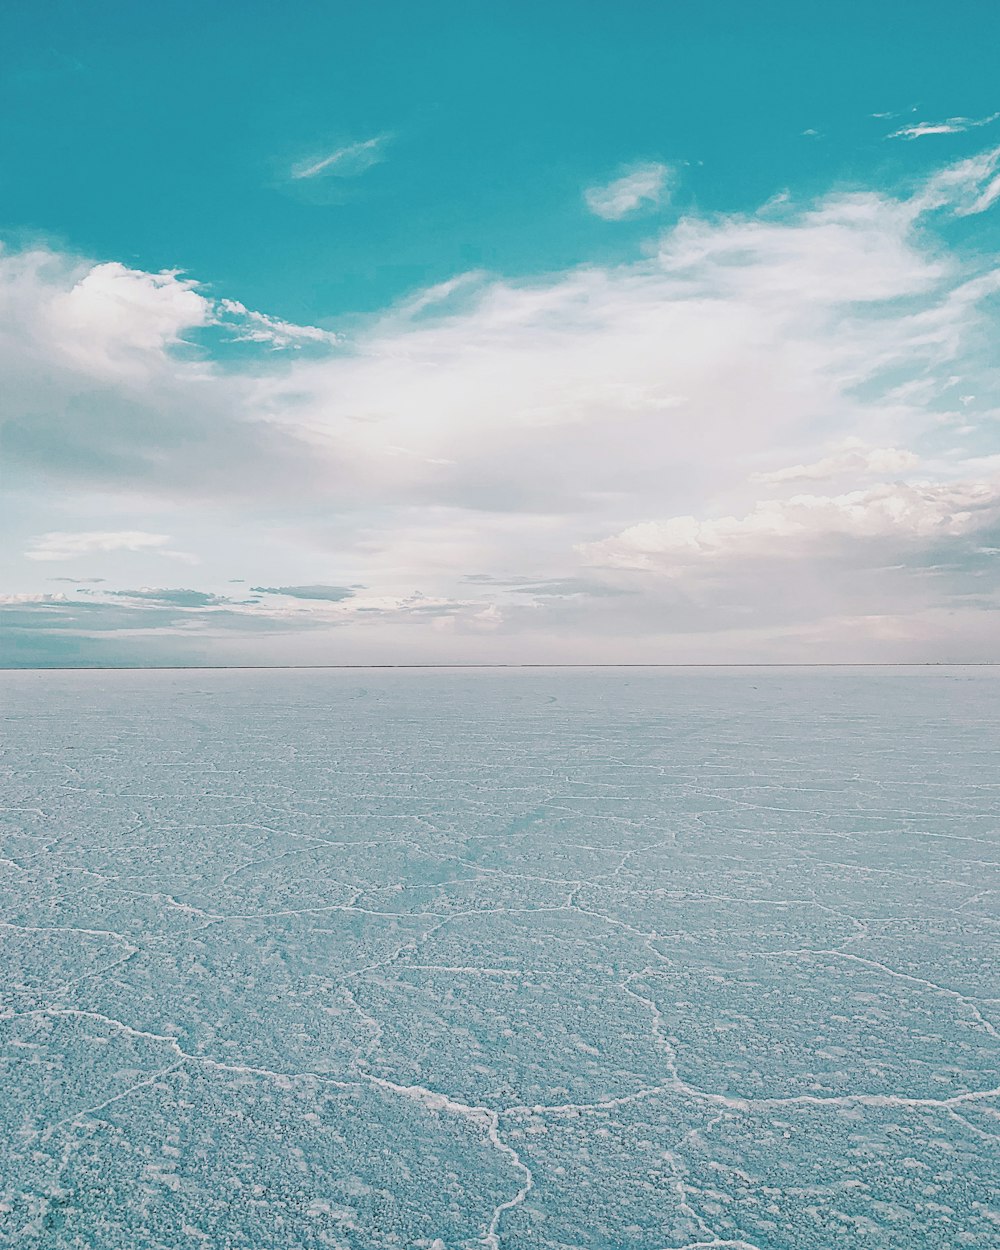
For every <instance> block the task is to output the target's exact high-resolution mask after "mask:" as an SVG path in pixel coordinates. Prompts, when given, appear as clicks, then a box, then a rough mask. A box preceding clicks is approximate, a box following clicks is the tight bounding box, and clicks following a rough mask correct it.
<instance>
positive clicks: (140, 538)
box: [24, 530, 196, 563]
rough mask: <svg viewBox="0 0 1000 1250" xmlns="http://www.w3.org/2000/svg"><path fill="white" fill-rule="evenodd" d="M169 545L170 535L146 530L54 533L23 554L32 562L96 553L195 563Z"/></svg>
mask: <svg viewBox="0 0 1000 1250" xmlns="http://www.w3.org/2000/svg"><path fill="white" fill-rule="evenodd" d="M169 542H170V535H169V534H149V533H146V532H145V531H144V530H90V531H84V532H72V531H66V530H52V531H51V532H49V533H48V534H40V535H38V537H36V538H33V539H32V540H31V546H30V548H29V549H28V550H27V551H26V552H25V553H24V554H25V556H26V557H27V558H28V559H29V560H73V559H76V558H77V557H78V556H85V555H93V554H95V553H97V552H109V551H132V552H142V553H144V554H150V553H151V554H155V555H161V556H168V557H170V558H171V559H174V560H183V561H184V562H185V563H195V562H196V559H195V557H194V556H192V555H190V554H189V553H188V552H184V551H174V550H173V549H171V548H170V547H168V545H167V544H168V543H169Z"/></svg>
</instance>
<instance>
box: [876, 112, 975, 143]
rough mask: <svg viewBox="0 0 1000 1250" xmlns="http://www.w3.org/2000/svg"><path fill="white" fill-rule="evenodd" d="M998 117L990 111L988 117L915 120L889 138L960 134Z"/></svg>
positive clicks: (879, 114) (883, 114)
mask: <svg viewBox="0 0 1000 1250" xmlns="http://www.w3.org/2000/svg"><path fill="white" fill-rule="evenodd" d="M873 116H874V117H889V116H891V114H888V113H874V114H873ZM997 118H1000V113H991V114H990V115H989V116H988V117H949V118H947V120H945V121H943V122H915V123H914V124H912V125H910V126H901V127H900V128H899V130H894V131H893V132H892V134H891V135H889V136H888V138H890V139H922V138H924V137H925V136H926V135H960V134H963V133H964V132H965V131H966V130H975V129H977V128H978V127H980V126H989V125H991V124H992V123H993V122H995V121H996V120H997Z"/></svg>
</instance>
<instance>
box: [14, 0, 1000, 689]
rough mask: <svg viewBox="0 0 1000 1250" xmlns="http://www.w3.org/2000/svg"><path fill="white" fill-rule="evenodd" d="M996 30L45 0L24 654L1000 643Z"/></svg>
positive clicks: (558, 6) (19, 436)
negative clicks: (59, 1)
mask: <svg viewBox="0 0 1000 1250" xmlns="http://www.w3.org/2000/svg"><path fill="white" fill-rule="evenodd" d="M997 46H1000V7H998V6H995V5H988V4H985V3H983V2H982V0H975V2H969V0H958V3H956V4H954V5H952V6H951V8H950V9H949V11H948V15H947V17H943V16H942V10H941V9H940V5H938V4H935V5H933V6H932V5H931V4H928V3H924V2H923V0H907V2H906V3H905V4H904V3H901V2H899V0H882V2H881V3H879V4H876V5H872V4H870V3H865V4H861V3H853V2H851V0H845V3H843V4H840V5H838V6H835V8H833V9H831V8H830V7H829V6H826V7H823V6H815V5H805V4H802V3H801V0H799V2H798V3H794V4H792V3H783V2H779V0H758V3H756V4H753V5H748V4H746V3H744V2H742V0H740V2H739V3H737V2H733V0H703V2H701V3H697V4H696V3H693V2H681V0H662V2H660V3H650V2H648V0H633V2H631V3H628V4H624V5H612V4H609V3H606V2H602V3H593V2H592V0H573V2H568V0H566V2H564V0H532V2H531V3H526V2H522V0H505V3H503V4H499V3H481V2H479V0H462V2H461V3H458V2H456V3H444V2H441V0H429V2H428V3H425V4H421V5H415V4H412V3H400V2H397V0H385V2H382V3H374V4H367V5H363V4H356V3H352V4H347V3H339V2H338V0H328V2H327V3H322V4H320V3H309V2H307V0H299V2H297V3H295V4H292V5H278V4H276V3H273V2H272V3H262V2H259V0H241V3H239V4H236V3H234V2H231V0H217V2H215V3H204V0H200V2H199V3H197V4H194V3H188V0H177V2H175V3H171V4H170V5H135V4H132V3H112V2H102V0H97V2H96V3H95V2H93V0H90V2H88V3H86V4H84V3H58V2H55V0H33V2H31V3H27V2H26V0H10V2H9V3H8V4H6V5H5V6H4V7H3V12H2V14H0V108H2V110H3V116H4V126H3V127H2V129H0V241H2V249H0V378H2V385H0V421H2V425H0V437H2V449H0V450H2V461H0V465H2V470H0V471H2V492H0V517H2V526H3V533H4V542H3V544H2V549H0V664H2V665H4V666H8V667H52V666H56V667H59V666H76V665H80V666H119V665H120V666H127V667H133V666H145V665H188V664H190V665H243V664H247V665H257V664H261V665H267V664H413V663H427V664H440V663H510V664H516V663H553V662H561V663H782V662H796V663H803V662H854V661H866V662H888V661H893V662H947V661H991V660H995V659H997V658H1000V647H998V641H1000V615H998V609H1000V565H998V560H997V557H998V555H1000V379H998V372H1000V347H998V342H1000V334H998V331H1000V87H998V85H997V76H996V72H995V68H996V67H995V60H996V58H995V50H996V48H997Z"/></svg>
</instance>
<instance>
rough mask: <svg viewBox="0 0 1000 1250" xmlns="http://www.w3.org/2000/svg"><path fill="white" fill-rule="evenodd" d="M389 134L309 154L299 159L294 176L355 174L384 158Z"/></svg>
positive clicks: (312, 176)
mask: <svg viewBox="0 0 1000 1250" xmlns="http://www.w3.org/2000/svg"><path fill="white" fill-rule="evenodd" d="M390 138H391V136H390V135H375V136H373V137H372V138H371V139H363V140H361V141H360V142H358V143H348V144H345V145H344V146H343V147H340V148H335V149H334V150H333V151H332V152H327V153H326V154H325V155H321V156H310V157H306V159H304V160H301V161H298V162H296V164H294V165H293V166H292V169H291V177H292V178H293V179H295V180H296V181H298V180H300V179H303V178H323V177H335V178H356V177H358V175H359V174H363V173H364V172H365V171H366V170H368V169H371V167H372V166H373V165H378V164H379V162H380V161H382V160H384V159H385V157H384V150H385V146H386V144H387V143H388V142H389V139H390Z"/></svg>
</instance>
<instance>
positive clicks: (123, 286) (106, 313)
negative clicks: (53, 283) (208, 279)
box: [21, 253, 212, 375]
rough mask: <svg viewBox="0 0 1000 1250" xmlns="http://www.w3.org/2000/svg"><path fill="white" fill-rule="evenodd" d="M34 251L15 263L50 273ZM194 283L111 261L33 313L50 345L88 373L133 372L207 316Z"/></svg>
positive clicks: (206, 307) (207, 304) (204, 321)
mask: <svg viewBox="0 0 1000 1250" xmlns="http://www.w3.org/2000/svg"><path fill="white" fill-rule="evenodd" d="M49 260H50V258H48V257H46V256H45V255H44V254H38V253H35V254H34V256H29V257H27V258H24V260H22V261H21V263H22V264H26V265H28V266H31V264H32V262H34V263H35V264H37V265H38V267H39V269H40V270H47V269H51V266H50V264H49ZM196 286H197V284H196V283H195V282H192V281H190V280H188V279H184V278H181V277H180V276H179V275H178V274H177V273H176V272H173V271H165V272H163V273H145V272H143V271H142V270H138V269H129V268H127V267H126V266H125V265H120V264H118V263H117V262H114V261H112V262H108V263H106V264H101V265H94V266H92V267H91V268H90V269H88V270H87V271H86V272H84V273H83V274H82V275H81V276H80V277H79V278H78V279H77V280H76V281H75V282H74V283H73V285H72V286H71V287H70V288H69V290H67V291H65V292H64V293H59V292H56V293H53V294H52V296H51V298H50V299H49V301H48V302H47V304H46V305H42V306H41V307H39V308H38V309H37V315H38V316H39V319H40V320H42V322H43V326H42V327H40V328H43V329H44V331H47V337H48V339H49V342H50V343H51V344H52V346H53V347H55V348H56V349H58V350H59V351H61V352H62V354H63V355H64V356H65V357H66V358H67V359H68V360H69V361H71V362H72V364H73V365H75V366H76V367H79V368H82V369H84V370H86V371H88V372H105V373H118V374H131V375H135V374H137V373H138V372H139V371H140V370H141V369H142V368H143V361H144V360H148V359H149V358H150V357H151V356H161V355H162V354H163V353H164V352H165V351H166V350H167V349H169V348H171V347H175V346H176V345H177V344H178V343H179V342H180V341H181V339H182V338H183V336H184V335H185V334H186V333H188V332H189V331H191V330H192V329H195V328H197V327H199V326H204V325H207V324H208V323H209V322H210V321H211V318H212V306H211V303H210V302H209V301H208V300H207V299H206V298H205V297H204V296H203V295H201V294H199V293H198V291H197V289H196Z"/></svg>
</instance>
